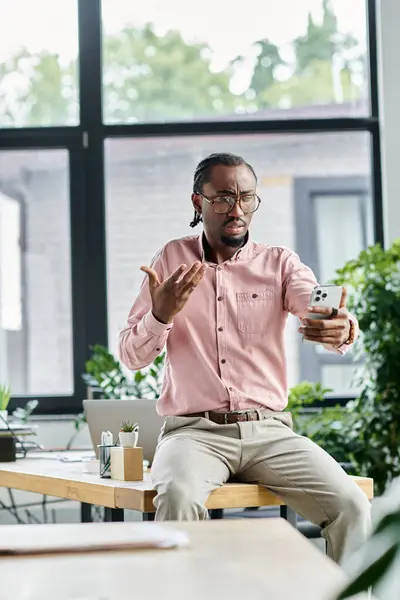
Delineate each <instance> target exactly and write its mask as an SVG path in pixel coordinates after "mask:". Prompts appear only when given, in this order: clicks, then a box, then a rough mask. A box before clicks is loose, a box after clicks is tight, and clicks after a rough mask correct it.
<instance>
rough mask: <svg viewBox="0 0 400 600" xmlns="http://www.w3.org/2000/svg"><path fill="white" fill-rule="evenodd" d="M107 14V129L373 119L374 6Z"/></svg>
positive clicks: (126, 6)
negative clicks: (370, 20)
mask: <svg viewBox="0 0 400 600" xmlns="http://www.w3.org/2000/svg"><path fill="white" fill-rule="evenodd" d="M102 6H103V64H104V72H103V90H104V121H105V122H106V123H136V122H146V121H148V122H163V121H186V120H189V121H190V120H192V121H193V120H202V119H218V120H221V118H223V119H229V120H232V119H237V118H246V117H252V118H254V117H255V118H257V119H265V118H267V119H268V118H269V119H276V118H291V117H304V118H313V117H337V116H359V115H364V114H367V113H368V112H369V109H368V94H367V89H368V81H367V80H368V75H367V63H368V61H367V49H366V30H367V27H366V6H365V0H352V2H351V8H350V7H349V2H348V0H331V1H329V0H303V1H302V2H295V1H294V0H280V2H278V3H277V2H275V0H248V2H247V3H246V8H245V10H232V3H231V2H228V1H227V0H220V1H219V2H215V1H214V0H203V1H202V2H198V3H188V2H185V0H173V1H172V2H169V3H165V2H162V1H161V0H147V2H144V3H140V2H139V3H132V2H129V1H128V0H112V1H111V0H103V5H102ZM285 109H292V110H291V111H290V112H288V111H286V110H285ZM294 109H295V110H294Z"/></svg>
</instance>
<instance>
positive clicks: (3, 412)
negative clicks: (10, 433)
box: [0, 385, 11, 429]
mask: <svg viewBox="0 0 400 600" xmlns="http://www.w3.org/2000/svg"><path fill="white" fill-rule="evenodd" d="M10 398H11V388H10V386H7V385H0V429H6V428H7V420H8V411H7V407H8V403H9V402H10Z"/></svg>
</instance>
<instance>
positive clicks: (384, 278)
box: [335, 240, 400, 493]
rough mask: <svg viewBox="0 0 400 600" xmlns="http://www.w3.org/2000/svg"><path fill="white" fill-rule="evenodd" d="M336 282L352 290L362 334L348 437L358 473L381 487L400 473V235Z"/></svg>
mask: <svg viewBox="0 0 400 600" xmlns="http://www.w3.org/2000/svg"><path fill="white" fill-rule="evenodd" d="M337 274H338V277H337V279H336V281H335V283H337V284H340V285H345V286H346V287H347V288H348V289H349V292H350V300H349V308H350V310H351V311H352V312H353V313H354V314H355V316H356V317H357V318H358V322H359V324H360V329H361V331H362V334H361V336H360V341H359V344H358V352H361V351H362V352H363V354H364V356H365V360H364V364H363V367H362V373H361V375H360V381H359V382H358V384H359V386H360V388H361V393H360V395H359V397H358V398H357V399H356V400H355V401H353V402H352V403H351V405H350V406H349V414H348V423H349V424H350V427H348V428H347V432H348V435H349V436H350V439H348V440H347V445H348V451H349V453H350V454H351V461H352V462H353V463H354V465H355V466H356V468H357V472H358V474H359V475H365V476H370V477H373V478H374V481H375V486H376V491H377V492H378V493H382V492H383V491H384V490H385V488H386V486H387V484H388V483H389V482H390V481H391V479H392V478H393V477H396V476H399V475H400V452H399V446H400V240H397V241H395V242H394V243H393V244H392V246H391V247H390V248H388V249H383V248H382V247H381V246H380V245H375V246H371V247H369V248H368V249H367V250H363V251H362V252H361V253H360V255H359V256H358V258H356V259H355V260H351V261H348V262H347V263H346V264H345V265H344V267H343V268H342V269H339V270H338V272H337Z"/></svg>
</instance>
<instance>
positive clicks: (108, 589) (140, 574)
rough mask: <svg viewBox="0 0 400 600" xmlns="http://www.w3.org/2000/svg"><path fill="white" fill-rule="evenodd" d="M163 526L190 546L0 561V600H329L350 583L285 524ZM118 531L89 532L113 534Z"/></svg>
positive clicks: (51, 530)
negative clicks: (175, 531) (176, 532)
mask: <svg viewBox="0 0 400 600" xmlns="http://www.w3.org/2000/svg"><path fill="white" fill-rule="evenodd" d="M129 525H130V526H131V525H132V526H133V527H152V526H153V525H152V524H151V523H135V524H129ZM165 525H166V526H167V527H174V528H176V529H180V530H185V531H187V532H188V533H189V536H190V546H189V547H188V548H182V549H178V550H148V551H145V552H143V551H131V552H126V551H121V552H119V551H113V552H103V553H99V552H98V553H93V552H91V553H85V554H70V555H66V554H64V555H62V554H57V555H47V556H43V555H42V556H33V557H26V556H24V557H7V558H1V559H0V581H1V586H0V600H9V598H10V597H12V598H13V600H53V599H54V598H57V600H72V599H76V600H78V598H79V599H82V600H83V599H85V600H86V599H87V600H100V599H101V600H126V599H128V598H129V599H131V598H132V599H134V598H138V599H140V600H144V599H148V600H157V599H162V600H187V598H190V599H191V600H204V599H205V598H208V599H209V600H214V599H215V600H243V598H250V599H251V600H266V599H267V598H268V599H270V600H279V599H281V598H282V599H284V600H331V599H332V598H333V596H334V593H335V592H336V591H337V590H338V589H340V588H341V587H342V586H343V584H344V583H345V575H344V573H343V572H342V571H341V570H340V569H339V567H337V566H336V565H335V564H334V563H333V562H332V561H331V560H330V559H328V558H327V557H325V556H324V555H323V554H322V552H320V551H319V550H318V549H317V548H316V547H315V546H313V545H312V544H311V542H309V541H308V540H306V539H305V538H304V537H303V536H302V535H301V534H300V533H298V532H297V531H296V530H295V529H293V527H291V526H290V525H289V524H287V523H285V522H284V521H283V520H282V519H262V520H260V519H257V520H256V521H255V520H248V521H246V522H244V521H242V520H239V521H205V522H201V523H175V524H171V523H169V524H165ZM119 526H120V524H118V523H114V524H98V523H96V524H93V525H91V526H90V527H107V528H108V529H109V532H110V534H111V531H112V528H115V527H119ZM12 527H14V528H15V527H23V528H24V531H25V530H26V532H27V534H28V532H29V535H30V536H35V535H36V536H43V535H51V534H53V535H57V531H59V528H60V527H62V528H65V527H76V528H78V531H80V532H81V534H83V531H84V528H85V527H87V525H72V526H71V525H39V526H38V525H33V526H30V525H22V526H21V525H13V526H12ZM28 528H29V530H28ZM114 531H115V529H114ZM21 574H23V576H21ZM289 574H290V576H289Z"/></svg>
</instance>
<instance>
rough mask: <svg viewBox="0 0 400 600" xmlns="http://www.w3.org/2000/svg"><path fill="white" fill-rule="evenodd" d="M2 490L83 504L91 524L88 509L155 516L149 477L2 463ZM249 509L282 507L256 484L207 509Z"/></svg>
mask: <svg viewBox="0 0 400 600" xmlns="http://www.w3.org/2000/svg"><path fill="white" fill-rule="evenodd" d="M353 479H355V481H356V483H357V484H358V485H359V486H360V488H361V489H362V490H363V491H364V493H365V494H366V496H367V497H368V498H369V499H371V498H372V497H373V480H372V479H369V478H366V477H355V478H353ZM0 487H6V488H10V489H17V490H24V491H27V492H37V493H40V494H46V495H48V496H57V497H60V498H65V499H66V500H77V501H78V502H81V503H82V504H83V511H82V517H83V520H85V521H87V520H90V510H88V505H92V504H94V505H98V506H104V507H106V509H111V510H107V511H106V518H107V520H118V521H120V520H123V510H124V509H130V510H136V511H139V512H141V513H143V515H144V518H145V520H148V519H150V520H151V518H152V514H153V513H154V505H153V498H154V497H155V491H154V489H153V486H152V485H151V481H150V474H149V473H146V474H145V479H144V481H141V482H124V481H115V480H111V479H101V478H100V477H99V475H94V474H88V473H84V472H83V465H82V463H79V462H77V463H64V462H61V461H60V460H56V459H51V460H50V459H46V458H29V456H28V458H24V459H21V460H18V461H16V462H15V463H0ZM247 506H283V505H282V501H281V500H280V498H278V497H277V496H275V494H273V493H272V492H270V491H268V490H267V489H265V488H264V487H262V486H260V485H256V484H243V483H227V484H225V485H223V486H222V487H220V488H218V489H217V490H215V491H214V492H213V493H212V494H211V495H210V497H209V499H208V502H207V508H208V509H227V508H246V507H247Z"/></svg>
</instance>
